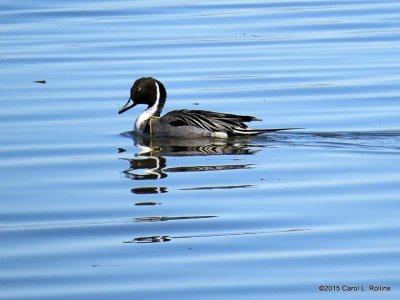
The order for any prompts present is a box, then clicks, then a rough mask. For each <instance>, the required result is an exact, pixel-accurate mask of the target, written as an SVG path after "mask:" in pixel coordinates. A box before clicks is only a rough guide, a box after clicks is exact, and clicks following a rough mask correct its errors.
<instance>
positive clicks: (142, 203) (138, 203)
mask: <svg viewBox="0 0 400 300" xmlns="http://www.w3.org/2000/svg"><path fill="white" fill-rule="evenodd" d="M160 204H161V203H158V202H136V203H135V205H136V206H141V205H160Z"/></svg>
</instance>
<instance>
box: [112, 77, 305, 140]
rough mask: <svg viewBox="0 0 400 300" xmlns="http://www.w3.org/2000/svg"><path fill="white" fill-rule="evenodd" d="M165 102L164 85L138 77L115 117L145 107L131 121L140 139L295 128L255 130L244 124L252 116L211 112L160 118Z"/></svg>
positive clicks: (220, 135)
mask: <svg viewBox="0 0 400 300" xmlns="http://www.w3.org/2000/svg"><path fill="white" fill-rule="evenodd" d="M166 100H167V91H166V89H165V87H164V85H163V84H162V83H161V82H160V81H159V80H157V79H155V78H152V77H142V78H139V79H137V80H136V81H135V83H134V84H133V86H132V88H131V92H130V97H129V99H128V102H127V103H126V104H125V105H124V106H123V107H122V108H121V109H120V110H119V111H118V114H122V113H123V112H125V111H127V110H128V109H131V108H132V107H134V106H136V105H138V104H145V105H147V106H148V107H147V109H146V110H145V111H144V112H142V113H141V114H140V115H139V117H138V118H137V119H136V122H135V133H136V134H139V135H142V136H152V137H164V138H183V139H185V138H186V139H191V138H198V137H208V138H210V137H211V138H228V137H231V136H252V135H257V134H261V133H269V132H275V131H282V130H290V129H299V128H274V129H255V128H250V127H248V126H247V125H246V124H245V122H251V121H260V120H259V119H257V118H255V117H252V116H244V115H236V114H228V113H220V112H212V111H207V110H188V109H180V110H174V111H171V112H169V113H167V114H165V115H164V116H162V117H161V112H162V109H163V108H164V105H165V102H166Z"/></svg>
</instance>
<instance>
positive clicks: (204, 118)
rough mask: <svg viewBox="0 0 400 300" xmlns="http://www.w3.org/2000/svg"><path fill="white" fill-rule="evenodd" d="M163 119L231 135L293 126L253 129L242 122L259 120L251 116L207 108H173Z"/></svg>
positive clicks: (179, 124) (270, 130) (174, 123)
mask: <svg viewBox="0 0 400 300" xmlns="http://www.w3.org/2000/svg"><path fill="white" fill-rule="evenodd" d="M162 118H163V120H165V121H167V122H168V123H169V124H171V125H172V126H176V127H178V126H194V127H197V128H200V129H203V130H205V131H208V132H211V133H212V132H225V133H227V134H228V136H231V135H256V134H260V133H265V132H274V131H280V130H289V129H294V128H274V129H253V128H249V127H248V126H247V125H246V124H245V123H244V122H251V121H260V120H259V119H257V118H255V117H252V116H243V115H234V114H226V113H219V112H212V111H207V110H187V109H182V110H174V111H171V112H169V113H167V114H166V115H164V116H163V117H162Z"/></svg>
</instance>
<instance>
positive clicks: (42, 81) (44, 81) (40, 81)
mask: <svg viewBox="0 0 400 300" xmlns="http://www.w3.org/2000/svg"><path fill="white" fill-rule="evenodd" d="M34 82H36V83H41V84H46V80H35V81H34Z"/></svg>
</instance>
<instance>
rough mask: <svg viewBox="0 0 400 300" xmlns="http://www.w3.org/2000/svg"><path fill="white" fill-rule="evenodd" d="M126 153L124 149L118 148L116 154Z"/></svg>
mask: <svg viewBox="0 0 400 300" xmlns="http://www.w3.org/2000/svg"><path fill="white" fill-rule="evenodd" d="M122 152H126V149H124V148H118V153H122Z"/></svg>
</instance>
